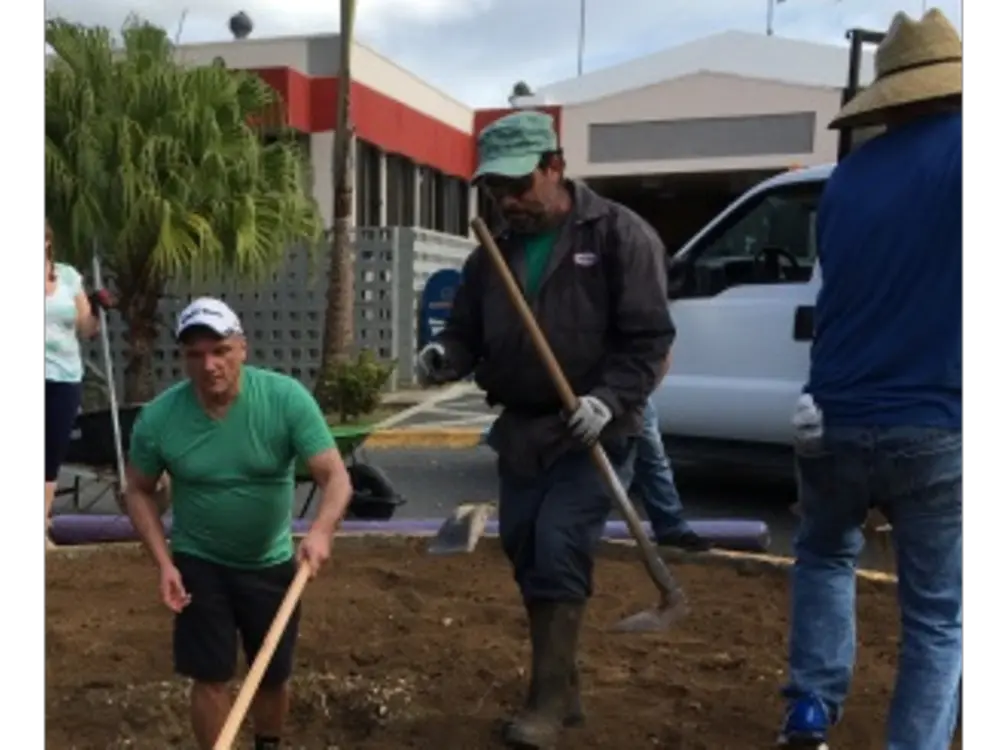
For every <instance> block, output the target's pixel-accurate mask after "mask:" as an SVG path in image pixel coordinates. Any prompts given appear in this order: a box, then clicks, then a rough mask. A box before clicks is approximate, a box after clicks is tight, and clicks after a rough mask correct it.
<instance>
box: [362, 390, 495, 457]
mask: <svg viewBox="0 0 1000 750" xmlns="http://www.w3.org/2000/svg"><path fill="white" fill-rule="evenodd" d="M384 403H386V404H398V405H404V404H408V405H409V406H408V408H405V409H403V411H401V412H399V413H398V414H395V415H393V416H392V417H390V418H389V419H386V420H384V421H383V422H381V423H380V424H379V425H378V426H377V427H376V430H375V432H374V433H373V434H372V435H371V437H369V438H368V440H366V441H365V447H366V448H374V449H378V448H455V449H459V448H474V447H475V446H477V445H480V444H481V443H482V440H483V434H484V433H485V431H486V429H487V428H488V427H489V426H490V425H491V424H492V423H493V420H494V419H495V418H496V411H495V410H493V409H490V408H489V407H488V406H487V405H486V400H485V395H484V394H483V392H482V391H481V390H479V388H477V387H476V386H475V385H474V384H472V383H456V384H453V385H450V386H446V387H444V388H429V389H426V390H421V389H408V390H403V391H396V392H394V393H392V394H387V396H386V398H385V400H384Z"/></svg>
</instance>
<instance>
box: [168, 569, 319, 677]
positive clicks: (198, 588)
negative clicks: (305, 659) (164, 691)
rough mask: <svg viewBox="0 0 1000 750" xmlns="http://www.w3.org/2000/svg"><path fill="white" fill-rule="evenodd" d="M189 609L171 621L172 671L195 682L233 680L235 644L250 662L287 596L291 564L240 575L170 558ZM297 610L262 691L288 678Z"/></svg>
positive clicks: (237, 572) (236, 572)
mask: <svg viewBox="0 0 1000 750" xmlns="http://www.w3.org/2000/svg"><path fill="white" fill-rule="evenodd" d="M174 564H175V565H176V566H177V569H178V570H179V571H180V574H181V578H182V579H183V581H184V587H185V588H186V589H187V592H188V594H190V595H191V603H190V604H188V606H187V607H185V608H184V610H183V611H182V612H181V613H180V614H179V615H177V617H176V618H175V620H174V670H175V671H176V672H177V674H179V675H182V676H184V677H189V678H191V679H192V680H195V681H196V682H212V683H221V682H229V681H230V680H232V679H233V677H234V676H235V674H236V657H237V648H238V643H237V641H238V640H241V641H242V642H243V653H244V654H245V656H246V660H247V664H250V663H252V662H253V659H254V657H255V656H256V655H257V652H258V651H259V650H260V647H261V644H262V643H263V642H264V637H265V636H266V635H267V631H268V629H269V628H270V627H271V623H272V622H273V620H274V616H275V614H277V612H278V608H279V607H280V606H281V602H282V600H283V599H284V597H285V592H287V591H288V587H289V586H290V585H291V583H292V580H293V579H294V578H295V572H296V563H295V561H294V560H289V561H288V562H285V563H281V564H280V565H274V566H272V567H268V568H262V569H260V570H240V569H237V568H229V567H226V566H224V565H219V564H217V563H213V562H209V561H207V560H203V559H201V558H198V557H193V556H191V555H184V554H176V555H174ZM300 615H301V612H300V607H296V608H295V612H294V613H293V614H292V617H291V619H290V620H289V621H288V627H287V628H285V632H284V634H283V635H282V637H281V641H279V643H278V648H277V649H276V650H275V652H274V657H273V658H272V659H271V664H270V665H269V666H268V668H267V671H266V672H265V673H264V679H263V681H262V682H261V685H262V686H263V687H277V686H279V685H281V684H283V683H284V682H286V681H287V680H288V678H289V677H290V676H291V674H292V664H293V661H294V656H295V642H296V640H297V639H298V632H299V618H300Z"/></svg>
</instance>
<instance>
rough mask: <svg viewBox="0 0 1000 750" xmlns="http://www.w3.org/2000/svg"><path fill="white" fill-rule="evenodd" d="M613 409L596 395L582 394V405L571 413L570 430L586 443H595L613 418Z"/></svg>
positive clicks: (574, 435)
mask: <svg viewBox="0 0 1000 750" xmlns="http://www.w3.org/2000/svg"><path fill="white" fill-rule="evenodd" d="M612 416H613V415H612V414H611V409H610V408H608V405H607V404H605V403H604V402H603V401H601V399H599V398H597V397H595V396H581V397H580V405H579V406H577V407H576V411H575V412H573V413H572V414H570V417H569V420H568V424H569V431H570V432H571V433H572V434H573V437H575V438H576V439H577V440H579V441H580V442H581V443H583V444H584V445H593V444H594V443H596V442H597V439H598V438H599V437H600V436H601V432H603V430H604V428H605V427H607V426H608V422H610V421H611V418H612Z"/></svg>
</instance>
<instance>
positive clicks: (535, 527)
mask: <svg viewBox="0 0 1000 750" xmlns="http://www.w3.org/2000/svg"><path fill="white" fill-rule="evenodd" d="M611 442H613V445H605V451H606V452H607V455H608V459H609V460H610V461H611V464H612V466H613V467H614V468H615V471H616V473H617V474H618V478H619V480H620V481H621V482H622V485H623V486H625V487H627V486H628V482H629V480H630V479H631V472H632V463H633V461H634V459H635V440H634V439H632V438H629V439H621V440H614V441H611ZM497 469H498V472H499V478H500V507H499V511H498V516H499V519H498V521H499V524H498V525H499V532H500V545H501V546H502V547H503V550H504V553H505V554H506V556H507V559H508V560H510V562H511V565H512V566H513V568H514V580H515V581H516V582H517V585H518V588H519V589H520V590H521V596H522V598H523V599H524V601H525V602H531V601H541V600H545V601H570V602H582V601H585V600H587V599H588V598H590V595H591V593H592V591H593V580H592V576H593V570H594V555H595V554H596V552H597V546H598V544H599V542H600V540H601V536H602V534H603V533H604V525H605V523H607V520H608V516H609V515H610V513H611V493H610V491H609V489H608V487H607V486H606V484H605V481H604V477H603V476H601V475H600V474H599V473H598V471H597V468H596V467H595V466H594V462H593V461H592V460H591V458H590V452H589V451H586V450H579V451H575V452H572V453H568V454H566V455H564V456H562V457H561V458H559V459H558V460H557V461H556V462H555V464H553V465H552V466H551V467H550V468H549V469H548V470H546V471H545V472H543V473H542V474H540V475H538V476H532V477H525V476H520V475H518V474H515V473H513V472H511V471H510V470H509V469H508V468H507V467H506V465H505V463H504V460H503V458H500V459H499V461H498V462H497Z"/></svg>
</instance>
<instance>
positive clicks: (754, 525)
mask: <svg viewBox="0 0 1000 750" xmlns="http://www.w3.org/2000/svg"><path fill="white" fill-rule="evenodd" d="M310 523H311V521H309V520H296V521H295V522H294V523H293V528H294V530H295V532H296V533H301V532H304V531H306V530H307V529H308V528H309V524H310ZM442 523H444V519H443V518H414V519H397V520H393V521H344V523H343V525H342V526H341V530H342V531H348V532H366V531H367V532H381V533H396V534H432V533H434V532H435V531H437V529H438V528H439V527H440V526H441V524H442ZM689 523H690V525H691V528H692V529H693V530H694V532H695V533H697V534H699V535H701V536H703V537H705V538H706V539H708V540H710V541H711V542H712V543H713V544H715V545H717V546H719V547H725V548H726V549H732V550H740V551H745V552H765V551H767V549H768V547H769V546H770V544H771V532H770V530H769V529H768V526H767V524H766V523H764V522H763V521H754V520H743V519H730V518H720V519H712V520H694V521H690V522H689ZM163 526H164V530H165V531H166V533H167V535H169V534H170V518H169V517H168V518H165V519H163ZM644 527H645V529H646V531H647V533H649V524H644ZM50 533H51V535H52V541H54V542H55V543H56V544H99V543H102V542H127V541H134V540H136V539H138V536H137V535H136V533H135V530H134V529H133V528H132V523H131V521H129V519H128V517H127V516H119V515H69V514H63V515H57V516H55V517H53V519H52V527H51V530H50ZM486 533H487V534H490V535H495V534H496V533H497V522H496V521H490V522H489V523H487V525H486ZM628 537H629V533H628V528H627V527H626V526H625V522H624V521H608V523H607V525H606V526H605V527H604V538H605V539H627V538H628Z"/></svg>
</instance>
